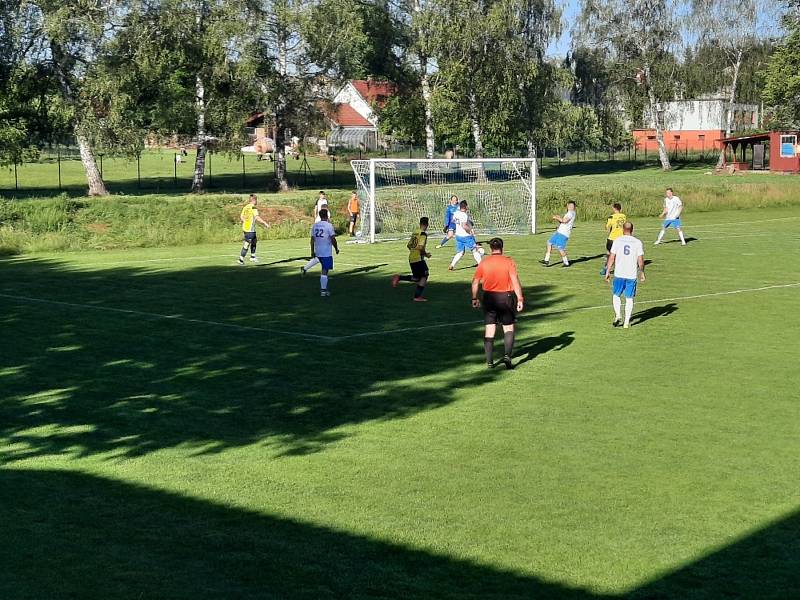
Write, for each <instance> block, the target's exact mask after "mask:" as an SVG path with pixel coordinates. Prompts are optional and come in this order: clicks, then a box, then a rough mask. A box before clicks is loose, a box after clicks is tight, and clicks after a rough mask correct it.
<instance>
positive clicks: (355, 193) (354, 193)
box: [350, 190, 358, 198]
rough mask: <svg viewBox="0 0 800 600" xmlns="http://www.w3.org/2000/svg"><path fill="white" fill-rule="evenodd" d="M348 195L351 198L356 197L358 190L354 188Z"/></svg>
mask: <svg viewBox="0 0 800 600" xmlns="http://www.w3.org/2000/svg"><path fill="white" fill-rule="evenodd" d="M350 197H351V198H357V197H358V192H356V191H355V190H353V191H352V192H350Z"/></svg>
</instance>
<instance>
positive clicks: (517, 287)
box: [511, 269, 525, 312]
mask: <svg viewBox="0 0 800 600" xmlns="http://www.w3.org/2000/svg"><path fill="white" fill-rule="evenodd" d="M511 286H512V287H513V288H514V293H515V294H516V295H517V312H521V311H522V309H523V307H524V300H525V299H524V298H523V297H522V284H521V283H520V282H519V275H518V274H517V271H516V269H514V271H512V272H511Z"/></svg>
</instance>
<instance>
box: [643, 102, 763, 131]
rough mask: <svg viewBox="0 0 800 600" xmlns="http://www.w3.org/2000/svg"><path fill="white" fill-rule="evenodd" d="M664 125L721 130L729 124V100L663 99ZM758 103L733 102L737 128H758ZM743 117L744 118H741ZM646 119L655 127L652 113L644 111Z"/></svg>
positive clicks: (735, 127)
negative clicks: (666, 100) (668, 100)
mask: <svg viewBox="0 0 800 600" xmlns="http://www.w3.org/2000/svg"><path fill="white" fill-rule="evenodd" d="M661 108H662V110H663V111H664V117H663V124H664V129H667V130H670V131H691V130H718V129H723V130H724V129H725V128H726V127H727V119H726V118H725V116H726V111H727V109H728V102H727V101H726V100H722V99H710V100H680V101H677V102H663V103H662V104H661ZM758 109H759V107H758V104H740V103H735V104H734V105H733V110H734V117H735V119H734V126H733V128H734V129H755V128H756V127H758V122H759V114H758ZM742 118H743V119H744V121H743V122H742V121H741V119H742ZM645 123H646V124H647V127H649V128H650V129H652V128H654V127H655V122H654V120H653V116H652V114H650V112H649V111H647V112H646V113H645Z"/></svg>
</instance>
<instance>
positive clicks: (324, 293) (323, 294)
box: [319, 290, 331, 298]
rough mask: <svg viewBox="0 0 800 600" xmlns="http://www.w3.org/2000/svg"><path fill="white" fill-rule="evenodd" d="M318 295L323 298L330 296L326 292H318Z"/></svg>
mask: <svg viewBox="0 0 800 600" xmlns="http://www.w3.org/2000/svg"><path fill="white" fill-rule="evenodd" d="M319 295H320V296H322V297H323V298H327V297H328V296H330V295H331V293H330V292H329V291H328V290H320V291H319Z"/></svg>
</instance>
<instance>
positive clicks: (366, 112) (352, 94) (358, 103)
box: [333, 81, 378, 126]
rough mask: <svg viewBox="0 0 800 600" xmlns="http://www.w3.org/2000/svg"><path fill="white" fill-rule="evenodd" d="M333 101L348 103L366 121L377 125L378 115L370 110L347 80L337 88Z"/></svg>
mask: <svg viewBox="0 0 800 600" xmlns="http://www.w3.org/2000/svg"><path fill="white" fill-rule="evenodd" d="M333 102H334V104H349V105H350V106H352V107H353V108H354V109H355V111H356V112H357V113H358V114H360V115H361V116H362V117H364V118H365V119H366V120H367V121H369V122H370V123H372V124H373V125H375V126H377V125H378V116H377V115H376V114H375V113H374V112H373V111H372V108H371V107H370V105H369V104H368V103H367V101H366V100H364V99H363V98H362V97H361V94H359V93H358V90H356V88H355V87H354V86H353V84H352V83H350V82H349V81H348V82H347V85H345V86H344V87H343V88H342V89H341V90H339V93H337V94H336V96H335V97H334V98H333Z"/></svg>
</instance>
